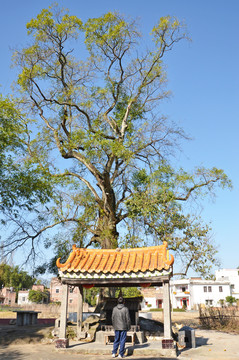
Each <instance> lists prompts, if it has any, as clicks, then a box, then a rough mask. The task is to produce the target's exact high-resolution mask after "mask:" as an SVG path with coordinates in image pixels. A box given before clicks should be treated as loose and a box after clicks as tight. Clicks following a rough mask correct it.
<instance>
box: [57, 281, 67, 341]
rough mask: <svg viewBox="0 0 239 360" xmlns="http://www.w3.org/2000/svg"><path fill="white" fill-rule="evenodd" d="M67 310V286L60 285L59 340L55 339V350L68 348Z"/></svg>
mask: <svg viewBox="0 0 239 360" xmlns="http://www.w3.org/2000/svg"><path fill="white" fill-rule="evenodd" d="M67 308H68V285H67V284H62V295H61V317H60V331H59V339H57V340H56V342H55V344H56V347H57V348H66V347H68V346H69V339H67V338H66V325H67Z"/></svg>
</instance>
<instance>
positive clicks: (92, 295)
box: [83, 287, 100, 306]
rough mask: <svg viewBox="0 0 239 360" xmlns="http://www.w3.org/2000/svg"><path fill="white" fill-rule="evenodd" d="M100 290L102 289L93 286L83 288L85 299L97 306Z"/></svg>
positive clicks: (91, 304)
mask: <svg viewBox="0 0 239 360" xmlns="http://www.w3.org/2000/svg"><path fill="white" fill-rule="evenodd" d="M99 291H100V289H99V288H98V287H92V288H91V289H83V292H84V296H83V298H84V301H85V302H86V303H87V304H89V305H90V306H96V303H97V296H98V295H99Z"/></svg>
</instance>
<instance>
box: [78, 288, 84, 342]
mask: <svg viewBox="0 0 239 360" xmlns="http://www.w3.org/2000/svg"><path fill="white" fill-rule="evenodd" d="M78 288H79V291H78V302H77V337H78V338H80V337H81V334H82V322H83V286H82V285H79V287H78Z"/></svg>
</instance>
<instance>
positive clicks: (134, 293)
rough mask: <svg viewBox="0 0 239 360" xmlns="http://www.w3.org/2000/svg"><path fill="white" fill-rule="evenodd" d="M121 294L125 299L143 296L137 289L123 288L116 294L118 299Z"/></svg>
mask: <svg viewBox="0 0 239 360" xmlns="http://www.w3.org/2000/svg"><path fill="white" fill-rule="evenodd" d="M120 292H121V293H122V296H123V297H125V298H129V297H138V296H142V294H141V292H140V290H139V289H137V288H136V287H126V288H124V287H122V288H120V289H118V290H117V291H116V293H115V297H116V298H117V297H118V296H119V294H120Z"/></svg>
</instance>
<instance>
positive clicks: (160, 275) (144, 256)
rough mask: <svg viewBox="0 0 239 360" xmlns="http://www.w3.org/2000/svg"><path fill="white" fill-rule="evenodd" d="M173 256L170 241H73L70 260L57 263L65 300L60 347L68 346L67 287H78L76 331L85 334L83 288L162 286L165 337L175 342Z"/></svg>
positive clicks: (62, 306) (167, 341)
mask: <svg viewBox="0 0 239 360" xmlns="http://www.w3.org/2000/svg"><path fill="white" fill-rule="evenodd" d="M173 262H174V258H173V255H169V251H168V250H167V242H164V243H163V244H162V245H160V246H152V247H143V248H133V249H120V248H118V249H81V248H77V247H76V245H73V247H72V252H71V254H70V255H69V257H68V259H67V261H66V262H65V263H64V264H62V263H61V262H60V258H59V259H58V260H57V262H56V264H57V267H58V272H59V278H60V279H61V282H62V302H61V318H60V332H59V339H58V340H57V341H56V346H57V347H68V345H69V344H68V339H67V338H66V324H67V306H68V287H69V286H74V287H78V289H79V292H78V308H77V335H78V338H80V334H82V319H83V288H84V287H85V288H90V287H93V286H97V287H131V286H135V287H140V286H143V287H145V286H157V287H158V286H163V313H164V341H165V343H166V344H167V347H170V346H169V344H171V343H172V329H171V309H170V292H169V280H170V277H171V276H172V273H173V268H172V265H173Z"/></svg>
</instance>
